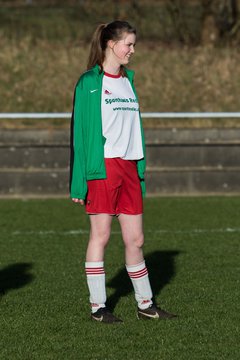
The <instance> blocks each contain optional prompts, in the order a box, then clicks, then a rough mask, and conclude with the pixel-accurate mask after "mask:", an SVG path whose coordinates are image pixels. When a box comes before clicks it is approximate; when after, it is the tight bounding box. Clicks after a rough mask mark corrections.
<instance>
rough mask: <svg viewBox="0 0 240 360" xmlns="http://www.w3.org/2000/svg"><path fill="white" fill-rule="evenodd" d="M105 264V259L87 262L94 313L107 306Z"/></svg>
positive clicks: (86, 267) (86, 269) (88, 281)
mask: <svg viewBox="0 0 240 360" xmlns="http://www.w3.org/2000/svg"><path fill="white" fill-rule="evenodd" d="M103 266H104V264H103V261H94V262H86V263H85V271H86V275H87V284H88V289H89V293H90V298H89V299H90V303H91V308H92V313H95V312H96V311H97V310H98V309H99V308H101V307H105V306H106V305H105V302H106V288H105V271H104V267H103Z"/></svg>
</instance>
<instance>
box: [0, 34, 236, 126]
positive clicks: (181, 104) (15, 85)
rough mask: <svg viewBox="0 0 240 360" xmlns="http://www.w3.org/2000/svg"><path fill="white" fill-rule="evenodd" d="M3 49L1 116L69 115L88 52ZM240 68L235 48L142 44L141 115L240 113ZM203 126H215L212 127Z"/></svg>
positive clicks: (137, 61)
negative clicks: (163, 113)
mask: <svg viewBox="0 0 240 360" xmlns="http://www.w3.org/2000/svg"><path fill="white" fill-rule="evenodd" d="M0 46H1V52H0V63H1V68H2V71H1V72H0V98H1V107H0V112H69V111H71V108H72V96H73V90H74V85H75V83H76V81H77V79H78V77H79V76H80V74H81V73H82V72H83V71H84V69H85V66H86V59H87V53H88V47H86V46H83V45H82V46H81V45H76V44H71V43H69V44H68V45H67V46H66V45H64V46H63V45H62V44H61V41H58V42H56V43H55V44H53V43H49V42H48V41H46V40H44V41H38V43H37V44H35V45H33V44H32V42H31V41H30V39H28V38H25V39H23V40H21V41H19V43H18V44H16V43H12V44H11V43H10V42H9V41H7V40H6V39H4V38H1V39H0ZM239 62H240V53H239V51H238V50H237V49H234V48H211V47H209V48H204V47H199V48H180V47H179V48H176V47H174V48H170V47H166V46H165V47H164V46H162V45H160V44H157V43H155V44H149V43H138V44H137V47H136V54H135V57H134V59H133V61H132V63H131V66H130V67H131V68H133V69H134V70H136V79H135V83H136V86H137V89H138V93H139V97H140V101H141V108H142V111H143V112H146V111H152V112H155V111H157V112H158V111H159V112H166V111H173V112H174V111H176V112H181V111H187V112H188V111H216V112H218V111H239V89H240V80H239V79H240V68H239V66H238V64H239ZM154 121H155V120H154ZM185 122H186V121H185ZM187 122H188V123H189V120H187ZM238 122H239V120H238ZM238 122H237V121H235V120H231V122H229V124H236V125H237V124H238ZM167 123H169V121H168V122H167ZM181 123H184V122H183V121H181ZM198 123H199V122H198ZM205 123H206V125H207V126H212V122H211V121H210V122H209V121H205ZM218 123H221V122H219V121H218ZM161 124H164V122H163V121H161ZM165 124H166V122H165ZM174 124H176V121H174ZM195 124H197V121H195ZM199 124H203V122H202V121H201V122H200V123H199ZM224 124H225V123H224V122H222V125H224Z"/></svg>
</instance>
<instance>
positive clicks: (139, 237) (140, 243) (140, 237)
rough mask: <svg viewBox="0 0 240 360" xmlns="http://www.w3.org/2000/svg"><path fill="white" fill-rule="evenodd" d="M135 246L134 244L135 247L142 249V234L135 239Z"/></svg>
mask: <svg viewBox="0 0 240 360" xmlns="http://www.w3.org/2000/svg"><path fill="white" fill-rule="evenodd" d="M135 244H136V247H138V248H142V247H143V244H144V236H143V234H140V235H139V236H138V237H137V238H136V240H135Z"/></svg>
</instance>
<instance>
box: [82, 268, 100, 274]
mask: <svg viewBox="0 0 240 360" xmlns="http://www.w3.org/2000/svg"><path fill="white" fill-rule="evenodd" d="M85 272H86V274H87V275H102V274H105V271H104V268H103V267H98V268H85Z"/></svg>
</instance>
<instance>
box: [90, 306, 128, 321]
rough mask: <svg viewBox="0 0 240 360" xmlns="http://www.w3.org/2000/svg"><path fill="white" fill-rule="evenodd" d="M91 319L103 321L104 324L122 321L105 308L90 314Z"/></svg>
mask: <svg viewBox="0 0 240 360" xmlns="http://www.w3.org/2000/svg"><path fill="white" fill-rule="evenodd" d="M91 318H92V320H95V321H99V322H103V323H105V324H114V323H122V322H123V321H122V320H121V319H118V318H117V317H116V316H115V315H113V314H112V313H111V312H110V311H109V310H108V309H107V308H100V309H98V310H97V311H96V312H95V313H92V314H91Z"/></svg>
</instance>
